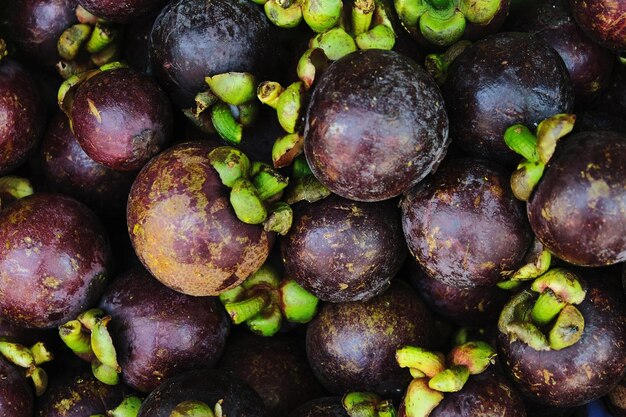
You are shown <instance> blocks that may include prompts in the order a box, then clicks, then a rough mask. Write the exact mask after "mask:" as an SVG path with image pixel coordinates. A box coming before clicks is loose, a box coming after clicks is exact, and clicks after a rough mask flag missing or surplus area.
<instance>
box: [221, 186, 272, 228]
mask: <svg viewBox="0 0 626 417" xmlns="http://www.w3.org/2000/svg"><path fill="white" fill-rule="evenodd" d="M230 204H231V206H232V207H233V209H234V210H235V214H236V215H237V218H238V219H239V220H241V221H242V222H244V223H248V224H260V223H263V222H264V221H265V219H266V218H267V209H266V207H265V204H263V200H261V196H260V195H259V192H258V190H257V189H256V187H255V186H254V184H253V183H252V182H251V181H250V180H249V179H247V178H243V177H240V178H237V180H235V182H234V183H233V186H232V188H231V189H230Z"/></svg>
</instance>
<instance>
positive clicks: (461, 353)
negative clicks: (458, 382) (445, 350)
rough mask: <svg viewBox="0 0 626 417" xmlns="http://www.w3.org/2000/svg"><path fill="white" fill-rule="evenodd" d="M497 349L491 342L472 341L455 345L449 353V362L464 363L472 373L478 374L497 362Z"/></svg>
mask: <svg viewBox="0 0 626 417" xmlns="http://www.w3.org/2000/svg"><path fill="white" fill-rule="evenodd" d="M495 357H496V351H495V350H494V349H493V348H492V347H491V345H490V344H489V343H485V342H481V341H470V342H466V343H463V344H461V345H459V346H455V347H454V348H453V349H452V350H451V351H450V353H449V354H448V362H449V363H452V364H454V365H463V366H465V367H466V368H467V370H468V372H469V373H470V374H471V375H478V374H480V373H482V372H483V371H484V370H485V369H487V368H488V367H489V365H492V364H493V363H494V362H495Z"/></svg>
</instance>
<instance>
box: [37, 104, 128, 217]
mask: <svg viewBox="0 0 626 417" xmlns="http://www.w3.org/2000/svg"><path fill="white" fill-rule="evenodd" d="M41 167H42V170H43V173H44V175H45V178H46V181H47V182H48V183H49V184H50V185H51V187H52V189H54V190H56V191H58V192H61V193H64V194H68V195H71V196H72V197H74V198H77V199H78V200H81V201H83V202H84V203H86V204H88V205H90V206H92V207H93V208H94V209H96V210H97V211H99V212H104V213H109V214H111V213H112V212H114V213H116V214H119V213H122V212H123V210H124V208H125V207H126V199H127V197H128V192H129V191H130V187H131V185H132V183H133V180H134V179H135V175H136V173H135V172H125V171H115V170H112V169H111V168H108V167H106V166H104V165H101V164H99V163H97V162H96V161H94V160H93V159H91V158H90V157H89V156H88V155H87V154H86V153H85V151H83V149H82V148H81V147H80V144H79V143H78V141H77V140H76V136H74V134H73V133H72V131H71V129H70V127H69V123H68V120H67V117H66V116H65V114H64V113H61V112H59V113H57V115H56V116H55V117H54V118H53V119H52V120H51V121H50V124H49V125H48V129H47V130H46V133H45V134H44V138H43V141H42V145H41Z"/></svg>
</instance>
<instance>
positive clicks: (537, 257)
mask: <svg viewBox="0 0 626 417" xmlns="http://www.w3.org/2000/svg"><path fill="white" fill-rule="evenodd" d="M551 263H552V254H551V253H550V251H548V250H547V249H545V248H544V246H543V244H542V243H541V242H540V241H539V240H538V239H536V238H535V239H534V241H533V244H532V245H531V246H530V249H529V250H528V251H527V252H526V255H525V256H524V261H523V264H522V266H521V267H520V268H519V269H517V270H516V271H514V272H513V274H511V276H510V277H509V279H508V280H506V281H501V282H499V283H498V284H497V285H498V287H500V288H502V289H505V290H513V289H516V288H518V287H519V286H520V285H521V284H522V283H523V282H524V281H529V280H533V279H535V278H539V277H540V276H541V275H543V274H545V273H546V272H547V271H548V269H550V264H551Z"/></svg>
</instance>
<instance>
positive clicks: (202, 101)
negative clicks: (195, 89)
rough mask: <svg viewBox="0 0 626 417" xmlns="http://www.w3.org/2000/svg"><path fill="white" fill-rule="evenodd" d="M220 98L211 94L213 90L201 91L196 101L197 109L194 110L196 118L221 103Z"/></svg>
mask: <svg viewBox="0 0 626 417" xmlns="http://www.w3.org/2000/svg"><path fill="white" fill-rule="evenodd" d="M219 100H220V99H219V98H218V97H217V96H216V95H215V94H213V93H212V92H211V90H207V91H201V92H199V93H198V94H196V97H195V98H194V101H195V102H196V108H195V110H194V112H195V114H196V116H197V115H199V114H201V113H202V112H204V111H205V110H207V109H210V108H211V106H213V105H214V104H217V103H218V102H219Z"/></svg>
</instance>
